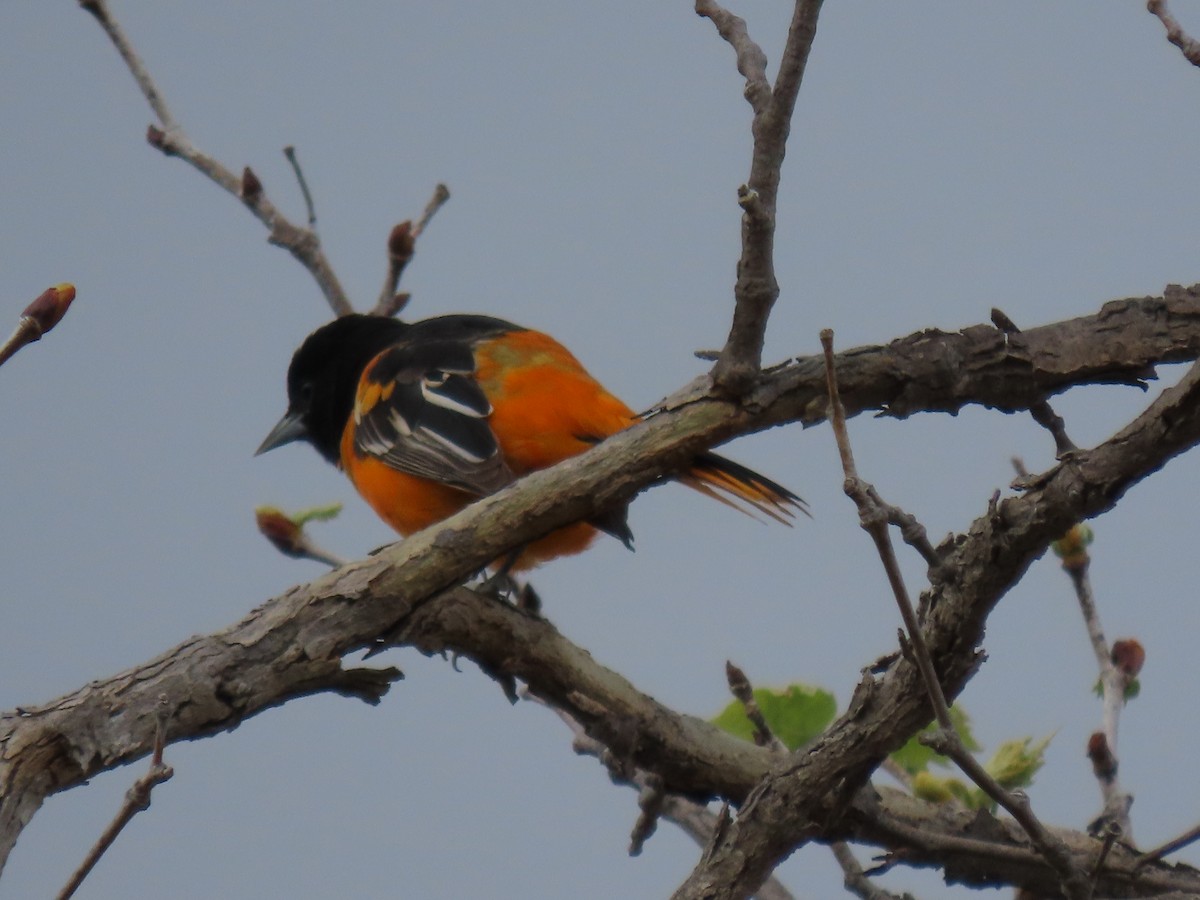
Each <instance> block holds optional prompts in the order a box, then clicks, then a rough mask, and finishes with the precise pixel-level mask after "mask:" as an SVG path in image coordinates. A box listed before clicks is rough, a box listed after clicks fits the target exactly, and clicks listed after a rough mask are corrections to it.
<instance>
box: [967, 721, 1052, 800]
mask: <svg viewBox="0 0 1200 900" xmlns="http://www.w3.org/2000/svg"><path fill="white" fill-rule="evenodd" d="M1052 737H1054V735H1047V736H1046V737H1044V738H1042V739H1041V740H1040V741H1038V742H1036V743H1031V742H1032V741H1033V738H1031V737H1026V738H1020V739H1019V740H1014V741H1005V742H1004V743H1003V744H1001V745H1000V746H999V747H997V748H996V752H995V753H993V754H992V758H991V759H989V760H988V761H987V762H986V763H985V764H984V766H983V767H984V768H985V769H987V771H988V774H989V775H991V776H992V777H993V778H995V779H996V780H997V781H998V782H1000V786H1001V787H1003V788H1006V789H1008V790H1013V789H1014V788H1023V787H1028V786H1029V785H1031V784H1033V776H1034V775H1035V774H1036V773H1037V770H1038V769H1040V768H1041V767H1042V764H1043V763H1044V762H1045V759H1044V757H1045V751H1046V747H1047V746H1048V745H1049V744H1050V739H1051V738H1052Z"/></svg>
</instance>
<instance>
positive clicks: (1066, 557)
mask: <svg viewBox="0 0 1200 900" xmlns="http://www.w3.org/2000/svg"><path fill="white" fill-rule="evenodd" d="M1090 541H1091V531H1090V529H1089V528H1088V527H1087V526H1086V525H1083V524H1079V525H1076V526H1075V527H1074V528H1072V529H1071V531H1070V532H1068V533H1067V535H1066V536H1064V537H1063V538H1062V539H1061V540H1059V541H1057V542H1056V543H1055V544H1054V548H1055V551H1056V552H1057V553H1058V554H1059V555H1060V556H1061V557H1062V567H1063V571H1065V572H1066V573H1067V575H1069V576H1070V578H1071V586H1072V587H1073V588H1074V590H1075V599H1076V600H1077V601H1078V603H1079V610H1080V612H1081V613H1082V614H1083V622H1084V626H1085V627H1086V628H1087V633H1088V641H1089V642H1090V643H1091V645H1092V653H1093V655H1094V656H1095V657H1096V666H1097V668H1098V669H1099V674H1100V689H1101V710H1102V711H1101V726H1100V727H1101V730H1100V731H1099V732H1097V733H1096V734H1094V735H1092V737H1091V739H1090V740H1089V741H1088V757H1089V759H1091V761H1092V771H1093V773H1094V774H1095V776H1096V780H1097V782H1098V783H1099V785H1100V794H1101V797H1102V798H1103V800H1104V811H1103V812H1102V813H1101V815H1100V817H1099V819H1098V820H1097V824H1096V828H1094V829H1092V830H1093V831H1095V830H1103V828H1104V826H1105V825H1106V824H1111V825H1112V826H1114V827H1116V828H1117V829H1119V830H1120V832H1121V834H1122V835H1123V837H1124V839H1125V840H1126V841H1128V842H1130V843H1132V842H1133V832H1132V828H1133V826H1132V822H1131V820H1130V818H1129V809H1130V806H1131V805H1132V803H1133V798H1132V797H1131V796H1130V795H1129V794H1128V793H1126V792H1125V791H1124V790H1123V789H1122V787H1121V782H1120V780H1119V777H1118V769H1119V761H1120V753H1119V752H1118V750H1117V736H1118V732H1119V726H1120V721H1121V710H1122V709H1124V707H1125V691H1126V690H1127V689H1128V687H1129V685H1130V683H1131V682H1132V681H1133V679H1134V677H1135V676H1136V675H1137V671H1136V670H1137V669H1140V668H1141V659H1142V658H1144V655H1145V654H1144V652H1143V651H1142V649H1141V645H1140V644H1137V642H1136V641H1133V642H1130V641H1118V642H1117V643H1118V644H1119V645H1121V646H1122V648H1124V647H1136V649H1137V651H1138V653H1139V654H1140V656H1141V658H1139V659H1138V660H1137V662H1136V666H1135V668H1134V669H1132V670H1127V668H1126V667H1123V666H1119V665H1118V664H1117V659H1116V657H1115V656H1114V650H1116V645H1114V646H1113V647H1110V646H1109V644H1108V640H1107V639H1106V638H1105V636H1104V628H1103V627H1102V626H1101V624H1100V610H1099V609H1098V608H1097V606H1096V598H1095V594H1094V592H1093V591H1092V583H1091V579H1090V578H1089V577H1088V571H1089V569H1090V568H1091V557H1090V556H1089V554H1088V551H1087V545H1088V543H1089V542H1090Z"/></svg>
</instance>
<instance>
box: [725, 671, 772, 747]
mask: <svg viewBox="0 0 1200 900" xmlns="http://www.w3.org/2000/svg"><path fill="white" fill-rule="evenodd" d="M725 680H726V681H728V682H729V691H730V693H731V694H733V696H734V697H735V698H736V699H737V701H738V702H739V703H741V704H742V709H743V710H745V712H746V718H747V719H749V720H750V724H751V725H753V726H754V743H756V744H758V746H760V747H766V748H767V749H768V750H770V751H771V752H773V753H781V754H782V753H787V752H788V748H787V747H786V746H785V745H784V743H783V741H781V740H780V739H779V738H778V737H777V736H776V735H775V734H774V733H773V732H772V731H771V726H770V725H768V724H767V720H766V719H765V718H764V717H763V714H762V710H761V709H759V708H758V701H757V700H755V699H754V688H753V687H751V685H750V679H749V678H747V677H746V673H745V672H743V671H742V670H741V669H739V668H738V667H737V666H735V665H734V664H733V663H731V662H729V661H726V662H725Z"/></svg>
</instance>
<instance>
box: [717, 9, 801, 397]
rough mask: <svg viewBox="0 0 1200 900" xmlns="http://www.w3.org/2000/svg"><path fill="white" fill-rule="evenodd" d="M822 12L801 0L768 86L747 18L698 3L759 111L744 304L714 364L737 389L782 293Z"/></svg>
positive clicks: (740, 296) (743, 193) (756, 357)
mask: <svg viewBox="0 0 1200 900" xmlns="http://www.w3.org/2000/svg"><path fill="white" fill-rule="evenodd" d="M820 10H821V0H796V4H795V8H794V11H793V14H792V22H791V25H790V27H789V28H788V36H787V42H786V44H785V45H784V49H783V56H782V58H781V59H780V64H779V72H778V73H777V75H776V77H775V85H774V87H773V88H767V87H766V84H765V82H766V74H765V66H766V60H765V58H764V57H763V56H762V51H761V50H760V49H759V48H758V47H757V46H756V45H755V44H754V43H753V42H752V41H750V38H749V36H748V35H747V33H746V28H745V23H744V22H742V20H741V19H739V18H737V17H736V16H733V15H731V14H730V13H728V12H726V11H725V10H723V9H721V7H719V6H718V5H717V4H716V3H715V2H699V3H697V5H696V11H697V12H698V13H700V14H701V15H704V16H707V17H708V18H710V19H712V21H713V24H714V25H716V26H717V30H718V32H719V33H720V34H721V36H722V37H723V38H725V39H726V40H727V41H729V42H730V43H731V44H732V45H733V46H734V48H735V50H736V51H737V56H738V69H739V71H741V72H742V74H743V75H745V76H746V79H747V81H746V96H747V98H748V99H749V100H750V104H751V106H752V107H753V109H754V122H753V124H752V126H751V132H752V134H753V136H754V149H753V151H752V156H751V162H750V177H749V178H748V179H747V180H746V184H745V185H743V186H742V188H740V189H739V191H738V203H739V204H740V205H741V207H742V252H741V257H740V259H739V261H738V275H737V284H736V285H735V287H734V297H735V300H736V305H735V306H734V312H733V324H732V326H731V328H730V332H729V337H728V338H727V340H726V342H725V347H724V349H723V350H722V351H721V356H720V358H719V359H718V360H717V364H716V366H715V367H714V369H713V379H714V381H715V383H716V384H717V385H718V386H719V387H721V388H722V389H723V390H726V391H729V392H730V393H733V394H740V393H743V392H744V391H745V390H746V389H747V388H748V387H749V386H750V383H751V381H752V380H753V378H754V376H755V375H757V373H758V371H759V368H760V366H761V364H762V344H763V336H764V334H765V333H766V328H767V317H768V316H769V315H770V313H771V308H772V307H773V306H774V305H775V300H776V299H777V298H778V297H779V283H778V281H777V280H776V278H775V258H774V253H775V204H776V198H777V196H778V193H779V179H780V173H781V170H782V168H783V158H784V154H785V151H786V149H787V139H788V133H789V132H790V130H791V119H792V110H793V109H794V108H795V105H796V96H797V94H798V93H799V91H800V83H801V81H802V80H803V78H804V69H805V66H806V65H807V63H808V55H809V51H810V50H811V49H812V43H813V40H814V38H815V37H816V34H817V18H818V15H819V13H820Z"/></svg>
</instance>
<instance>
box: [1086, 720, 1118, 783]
mask: <svg viewBox="0 0 1200 900" xmlns="http://www.w3.org/2000/svg"><path fill="white" fill-rule="evenodd" d="M1087 755H1088V759H1090V760H1091V761H1092V771H1093V772H1095V773H1096V777H1097V778H1104V779H1109V778H1114V777H1115V776H1116V774H1117V759H1116V757H1115V756H1113V755H1112V751H1111V750H1109V749H1108V739H1107V738H1105V737H1104V733H1103V732H1101V731H1096V732H1093V734H1092V736H1091V737H1090V738H1088V742H1087Z"/></svg>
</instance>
